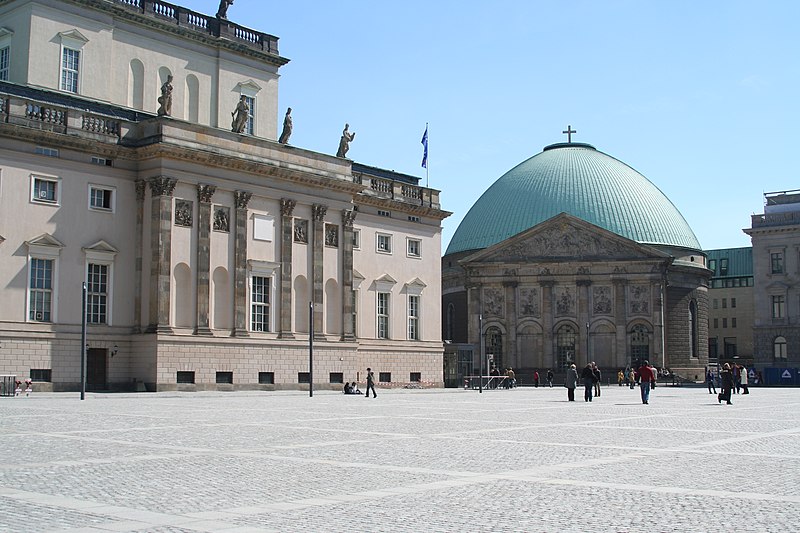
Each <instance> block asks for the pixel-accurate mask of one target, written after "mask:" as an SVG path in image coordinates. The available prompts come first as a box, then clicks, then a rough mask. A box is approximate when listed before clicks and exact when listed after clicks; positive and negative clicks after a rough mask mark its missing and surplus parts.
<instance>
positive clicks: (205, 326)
mask: <svg viewBox="0 0 800 533" xmlns="http://www.w3.org/2000/svg"><path fill="white" fill-rule="evenodd" d="M216 190H217V188H216V187H215V186H213V185H203V184H198V185H197V287H196V291H197V326H196V327H195V330H194V332H195V334H196V335H211V328H210V327H209V318H208V313H209V305H210V299H211V283H210V279H211V198H212V197H213V196H214V192H216Z"/></svg>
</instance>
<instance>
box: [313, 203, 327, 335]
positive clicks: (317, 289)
mask: <svg viewBox="0 0 800 533" xmlns="http://www.w3.org/2000/svg"><path fill="white" fill-rule="evenodd" d="M327 212H328V206H327V205H321V204H314V205H313V206H311V214H312V219H313V220H312V224H313V229H312V234H313V235H314V249H313V253H312V267H311V272H312V275H313V277H314V281H313V285H312V292H313V295H312V298H311V301H312V302H314V315H313V316H314V338H317V337H318V336H319V338H320V340H324V338H325V336H324V332H323V330H322V324H323V323H322V318H323V314H322V301H323V300H322V295H323V291H324V287H323V284H324V282H325V280H324V278H323V275H324V272H323V260H324V252H325V213H327Z"/></svg>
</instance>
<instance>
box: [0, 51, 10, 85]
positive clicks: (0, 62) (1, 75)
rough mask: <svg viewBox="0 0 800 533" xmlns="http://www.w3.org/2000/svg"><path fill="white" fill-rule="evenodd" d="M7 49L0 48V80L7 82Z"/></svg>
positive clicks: (8, 58) (8, 56)
mask: <svg viewBox="0 0 800 533" xmlns="http://www.w3.org/2000/svg"><path fill="white" fill-rule="evenodd" d="M10 57H11V55H10V53H9V47H8V46H5V47H3V48H0V80H2V81H8V68H9V60H10Z"/></svg>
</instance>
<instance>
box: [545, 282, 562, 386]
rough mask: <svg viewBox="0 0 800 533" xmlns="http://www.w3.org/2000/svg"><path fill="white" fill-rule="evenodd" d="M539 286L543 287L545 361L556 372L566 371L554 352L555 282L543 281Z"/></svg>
mask: <svg viewBox="0 0 800 533" xmlns="http://www.w3.org/2000/svg"><path fill="white" fill-rule="evenodd" d="M539 285H540V286H541V287H542V337H543V339H542V341H543V344H542V345H543V347H544V360H545V361H549V363H548V365H552V366H553V368H555V369H558V370H556V371H557V372H558V371H563V370H564V369H563V368H561V367H560V366H559V365H558V361H557V360H556V354H555V351H554V350H553V347H554V343H553V339H554V337H553V314H554V313H555V309H554V308H553V285H555V282H554V281H551V280H543V281H540V282H539Z"/></svg>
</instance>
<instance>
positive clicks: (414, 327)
mask: <svg viewBox="0 0 800 533" xmlns="http://www.w3.org/2000/svg"><path fill="white" fill-rule="evenodd" d="M420 303H421V298H420V295H419V294H409V295H408V304H407V307H408V310H407V315H408V327H407V329H406V332H407V333H406V334H407V335H408V340H410V341H418V340H420V338H421V335H420V330H419V327H420V324H421V323H422V321H421V320H420V309H421V305H420Z"/></svg>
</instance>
